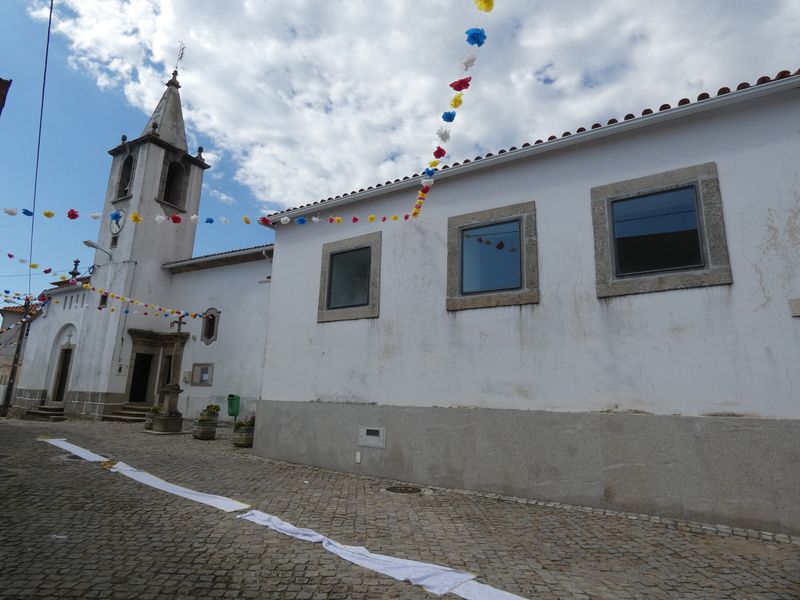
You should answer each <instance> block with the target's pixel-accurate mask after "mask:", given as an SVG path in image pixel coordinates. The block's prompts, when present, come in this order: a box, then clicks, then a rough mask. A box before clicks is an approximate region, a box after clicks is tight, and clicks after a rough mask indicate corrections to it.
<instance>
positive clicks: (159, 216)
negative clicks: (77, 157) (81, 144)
mask: <svg viewBox="0 0 800 600" xmlns="http://www.w3.org/2000/svg"><path fill="white" fill-rule="evenodd" d="M180 87H181V86H180V83H178V71H177V70H176V71H173V73H172V78H171V79H170V80H169V81H168V82H167V84H166V88H167V89H166V90H165V91H164V94H163V95H162V96H161V100H160V101H159V103H158V105H157V106H156V108H155V110H154V111H153V114H152V115H151V116H150V118H149V119H148V121H147V123H146V125H145V127H144V129H143V131H142V133H141V134H140V135H139V137H137V138H136V139H134V140H128V138H127V137H126V136H122V141H121V142H120V144H119V145H118V146H116V147H115V148H112V149H111V150H109V154H110V155H111V156H112V157H113V160H112V163H111V172H110V175H109V181H108V187H107V189H106V197H105V203H104V205H103V225H102V226H101V228H100V235H99V236H98V240H97V244H98V246H100V247H101V248H104V249H107V250H109V252H110V253H111V256H110V257H109V256H108V255H106V254H105V253H102V252H101V251H98V252H97V255H96V257H95V265H97V266H101V265H103V264H107V263H110V262H120V261H126V260H131V261H136V262H137V263H140V264H146V263H151V264H152V265H153V266H154V267H155V268H156V269H157V270H160V267H161V265H162V264H164V263H166V262H171V261H175V260H181V259H185V258H190V257H191V256H192V250H193V248H194V240H195V234H196V230H197V222H196V221H197V220H196V219H194V220H192V219H191V216H192V215H196V214H197V213H198V210H199V208H200V191H201V188H202V185H203V171H205V170H206V169H208V168H209V165H207V164H206V162H205V161H204V160H203V149H202V148H198V149H197V153H196V154H195V155H191V154H189V153H188V151H187V146H186V129H185V127H184V123H183V110H182V107H181V97H180V93H179V89H180ZM134 213H136V215H138V216H139V217H140V218H141V221H139V222H134V221H132V220H131V216H132V215H133V214H134ZM173 219H175V220H180V223H173Z"/></svg>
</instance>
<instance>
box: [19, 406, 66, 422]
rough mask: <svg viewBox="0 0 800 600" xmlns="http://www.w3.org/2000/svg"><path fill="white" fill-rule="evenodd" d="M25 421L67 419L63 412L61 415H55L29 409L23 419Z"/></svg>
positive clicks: (49, 412)
mask: <svg viewBox="0 0 800 600" xmlns="http://www.w3.org/2000/svg"><path fill="white" fill-rule="evenodd" d="M22 418H23V419H27V420H29V421H66V420H67V417H65V416H64V414H63V411H62V412H61V413H55V412H51V411H46V410H38V409H35V408H32V409H28V410H26V411H25V414H24V415H23V417H22Z"/></svg>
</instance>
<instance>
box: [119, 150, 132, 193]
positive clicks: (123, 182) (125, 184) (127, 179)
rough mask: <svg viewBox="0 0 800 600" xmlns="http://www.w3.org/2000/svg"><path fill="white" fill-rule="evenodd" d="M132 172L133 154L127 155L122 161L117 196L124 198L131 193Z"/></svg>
mask: <svg viewBox="0 0 800 600" xmlns="http://www.w3.org/2000/svg"><path fill="white" fill-rule="evenodd" d="M132 174H133V156H131V155H128V156H127V158H125V161H124V162H123V163H122V169H120V173H119V185H118V186H117V198H125V197H126V196H130V195H131V190H130V187H131V175H132Z"/></svg>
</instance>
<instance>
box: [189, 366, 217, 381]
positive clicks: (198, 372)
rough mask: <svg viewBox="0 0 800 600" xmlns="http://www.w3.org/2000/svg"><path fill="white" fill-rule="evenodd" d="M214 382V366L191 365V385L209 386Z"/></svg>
mask: <svg viewBox="0 0 800 600" xmlns="http://www.w3.org/2000/svg"><path fill="white" fill-rule="evenodd" d="M213 381H214V365H213V364H210V363H204V364H194V365H192V385H195V386H203V385H205V386H210V385H212V383H213Z"/></svg>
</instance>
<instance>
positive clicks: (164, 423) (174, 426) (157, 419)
mask: <svg viewBox="0 0 800 600" xmlns="http://www.w3.org/2000/svg"><path fill="white" fill-rule="evenodd" d="M182 429H183V417H181V416H175V417H168V416H167V415H155V416H154V417H153V431H157V432H159V433H180V432H181V430H182Z"/></svg>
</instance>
